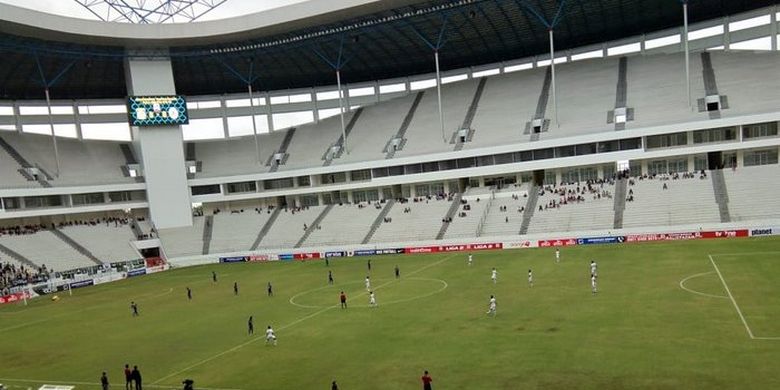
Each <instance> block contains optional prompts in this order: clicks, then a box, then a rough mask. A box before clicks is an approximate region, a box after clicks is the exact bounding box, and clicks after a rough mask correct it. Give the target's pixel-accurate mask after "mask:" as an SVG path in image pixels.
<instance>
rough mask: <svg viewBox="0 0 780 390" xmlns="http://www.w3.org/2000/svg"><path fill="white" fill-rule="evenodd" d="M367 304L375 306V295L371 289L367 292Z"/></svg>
mask: <svg viewBox="0 0 780 390" xmlns="http://www.w3.org/2000/svg"><path fill="white" fill-rule="evenodd" d="M368 305H369V306H371V307H376V306H377V304H376V297H375V296H374V292H373V291H371V292H369V293H368Z"/></svg>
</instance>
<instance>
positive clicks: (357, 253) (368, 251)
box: [352, 249, 376, 256]
mask: <svg viewBox="0 0 780 390" xmlns="http://www.w3.org/2000/svg"><path fill="white" fill-rule="evenodd" d="M375 254H376V249H359V250H356V251H353V252H352V256H373V255H375Z"/></svg>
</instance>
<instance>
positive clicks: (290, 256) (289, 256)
mask: <svg viewBox="0 0 780 390" xmlns="http://www.w3.org/2000/svg"><path fill="white" fill-rule="evenodd" d="M292 259H293V254H292V253H280V254H279V260H292Z"/></svg>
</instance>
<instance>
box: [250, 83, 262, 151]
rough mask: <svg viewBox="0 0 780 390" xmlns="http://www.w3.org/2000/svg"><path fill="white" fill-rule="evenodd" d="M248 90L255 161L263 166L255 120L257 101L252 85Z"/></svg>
mask: <svg viewBox="0 0 780 390" xmlns="http://www.w3.org/2000/svg"><path fill="white" fill-rule="evenodd" d="M246 87H247V90H248V92H249V113H250V114H249V115H251V116H252V134H253V135H254V138H255V159H256V160H257V165H262V164H263V162H262V160H260V140H258V139H257V123H256V119H255V99H254V97H253V96H252V84H247V85H246Z"/></svg>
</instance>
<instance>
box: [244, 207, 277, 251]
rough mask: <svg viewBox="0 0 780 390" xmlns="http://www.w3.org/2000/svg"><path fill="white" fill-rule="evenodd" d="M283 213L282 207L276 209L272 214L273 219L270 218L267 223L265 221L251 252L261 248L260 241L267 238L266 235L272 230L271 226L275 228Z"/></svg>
mask: <svg viewBox="0 0 780 390" xmlns="http://www.w3.org/2000/svg"><path fill="white" fill-rule="evenodd" d="M281 212H282V208H281V207H277V208H275V209H274V212H273V213H271V218H268V220H267V221H265V225H263V227H262V228H261V229H260V231H259V232H257V238H256V239H255V242H254V243H253V244H252V247H251V248H250V249H251V250H253V251H254V250H257V247H259V246H260V241H263V237H265V235H266V234H268V231H270V230H271V226H273V224H274V222H276V219H277V218H279V214H280V213H281Z"/></svg>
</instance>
